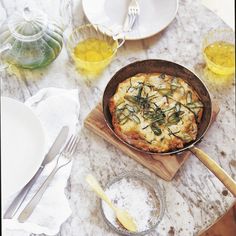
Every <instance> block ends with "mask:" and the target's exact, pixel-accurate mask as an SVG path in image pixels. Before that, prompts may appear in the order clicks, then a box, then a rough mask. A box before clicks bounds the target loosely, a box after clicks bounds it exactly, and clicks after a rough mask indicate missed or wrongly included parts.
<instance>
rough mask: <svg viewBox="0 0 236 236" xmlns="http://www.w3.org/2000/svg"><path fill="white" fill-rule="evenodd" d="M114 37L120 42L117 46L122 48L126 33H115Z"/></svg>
mask: <svg viewBox="0 0 236 236" xmlns="http://www.w3.org/2000/svg"><path fill="white" fill-rule="evenodd" d="M113 39H114V40H117V43H118V46H117V48H120V47H121V46H122V45H123V44H124V42H125V35H124V33H117V34H115V35H113Z"/></svg>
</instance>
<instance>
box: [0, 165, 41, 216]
mask: <svg viewBox="0 0 236 236" xmlns="http://www.w3.org/2000/svg"><path fill="white" fill-rule="evenodd" d="M43 169H44V166H40V168H39V169H38V171H37V172H36V173H35V175H34V176H33V177H32V179H31V180H30V181H29V182H28V183H27V184H26V185H25V186H24V188H23V189H22V190H21V191H20V192H19V193H18V194H17V196H16V197H15V198H14V200H13V201H12V203H11V205H10V206H9V207H8V208H7V210H6V212H5V213H4V216H3V218H4V219H12V218H13V217H14V215H15V214H16V212H17V211H18V210H19V208H20V206H21V205H22V203H23V202H24V200H25V198H26V197H27V195H28V193H29V191H30V189H31V188H32V186H33V185H34V183H35V182H36V180H37V179H38V177H39V176H40V174H41V173H42V171H43Z"/></svg>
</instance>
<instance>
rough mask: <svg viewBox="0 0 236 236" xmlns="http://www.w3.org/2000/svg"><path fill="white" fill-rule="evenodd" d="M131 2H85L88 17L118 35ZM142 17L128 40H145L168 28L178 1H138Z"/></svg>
mask: <svg viewBox="0 0 236 236" xmlns="http://www.w3.org/2000/svg"><path fill="white" fill-rule="evenodd" d="M129 2H130V0H83V1H82V4H83V9H84V13H85V15H86V17H87V18H88V20H89V21H90V22H91V23H92V24H101V25H104V26H106V27H107V28H109V29H110V30H112V31H113V32H115V33H117V32H118V31H120V30H121V29H122V25H123V23H124V21H125V17H126V14H127V9H128V5H129ZM138 2H139V5H140V15H139V17H138V19H137V21H136V23H135V25H134V27H133V29H132V31H131V32H128V33H126V35H125V36H126V37H125V38H126V40H137V39H144V38H147V37H150V36H153V35H155V34H156V33H158V32H160V31H161V30H163V29H164V28H166V27H167V26H168V25H169V24H170V23H171V21H172V20H173V19H174V18H175V16H176V13H177V10H178V0H138Z"/></svg>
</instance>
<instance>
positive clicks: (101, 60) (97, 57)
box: [67, 24, 124, 76]
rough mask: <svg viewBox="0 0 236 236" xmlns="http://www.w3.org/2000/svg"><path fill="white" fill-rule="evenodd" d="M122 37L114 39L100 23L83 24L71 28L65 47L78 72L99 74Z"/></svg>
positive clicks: (119, 44)
mask: <svg viewBox="0 0 236 236" xmlns="http://www.w3.org/2000/svg"><path fill="white" fill-rule="evenodd" d="M123 43H124V38H121V39H116V38H115V37H114V36H113V33H112V32H111V31H110V30H109V29H107V28H106V27H104V26H102V25H91V24H87V25H83V26H80V27H78V28H76V29H74V30H73V32H72V33H71V35H70V36H69V38H68V41H67V48H68V50H69V52H70V55H71V57H72V59H73V60H74V62H75V65H76V67H77V68H78V70H79V72H81V73H82V74H84V75H87V76H96V75H99V74H100V73H101V72H102V71H103V70H104V68H105V67H106V66H107V65H108V64H109V63H110V62H111V60H112V59H113V57H114V56H115V54H116V52H117V49H118V48H119V47H120V46H121V45H122V44H123Z"/></svg>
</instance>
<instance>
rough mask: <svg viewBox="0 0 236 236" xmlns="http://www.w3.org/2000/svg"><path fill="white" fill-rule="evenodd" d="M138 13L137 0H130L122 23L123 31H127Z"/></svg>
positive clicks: (131, 26)
mask: <svg viewBox="0 0 236 236" xmlns="http://www.w3.org/2000/svg"><path fill="white" fill-rule="evenodd" d="M139 14H140V7H139V3H138V1H137V0H131V2H130V4H129V7H128V14H127V17H126V20H125V23H124V28H123V31H125V32H129V31H131V29H132V28H133V25H134V23H135V21H136V19H137V17H138V16H139Z"/></svg>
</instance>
